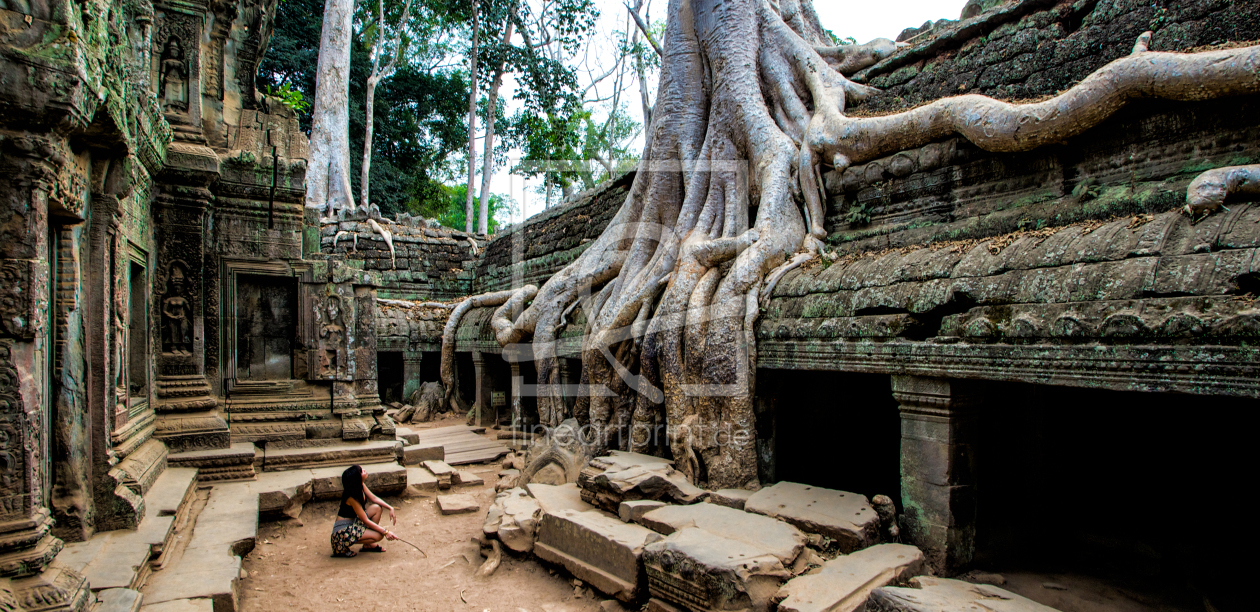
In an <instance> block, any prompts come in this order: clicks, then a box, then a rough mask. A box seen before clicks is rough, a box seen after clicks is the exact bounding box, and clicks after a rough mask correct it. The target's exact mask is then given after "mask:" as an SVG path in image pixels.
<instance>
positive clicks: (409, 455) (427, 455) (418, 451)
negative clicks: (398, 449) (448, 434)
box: [402, 443, 446, 465]
mask: <svg viewBox="0 0 1260 612" xmlns="http://www.w3.org/2000/svg"><path fill="white" fill-rule="evenodd" d="M402 455H403V456H402V463H403V465H418V464H421V463H424V462H425V461H443V460H445V459H446V448H445V447H444V446H442V445H441V444H418V443H417V444H412V445H410V446H404V447H403V450H402Z"/></svg>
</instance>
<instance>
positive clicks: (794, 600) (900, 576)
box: [775, 544, 923, 612]
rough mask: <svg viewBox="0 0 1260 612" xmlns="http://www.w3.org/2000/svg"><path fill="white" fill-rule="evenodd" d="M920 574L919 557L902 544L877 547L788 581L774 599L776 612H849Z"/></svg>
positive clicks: (912, 548) (910, 547)
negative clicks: (875, 593) (876, 593)
mask: <svg viewBox="0 0 1260 612" xmlns="http://www.w3.org/2000/svg"><path fill="white" fill-rule="evenodd" d="M921 571H923V553H922V552H920V551H919V549H917V548H915V547H913V546H908V545H905V544H879V545H876V546H872V547H870V548H865V549H862V550H859V551H857V552H855V553H853V554H851V555H845V556H842V557H837V558H835V559H832V560H831V561H828V562H826V563H825V564H823V567H822V569H821V570H819V571H818V573H816V574H809V575H805V576H798V577H796V578H793V579H792V580H790V581H789V582H788V583H787V584H785V585H783V588H781V589H779V593H778V594H777V595H775V599H776V600H778V601H779V610H780V612H853V611H854V610H859V609H861V608H862V607H863V606H865V605H866V600H867V599H868V598H869V597H870V595H871V592H872V591H874V590H875V589H877V588H879V587H883V586H887V585H889V584H893V583H899V582H903V581H904V580H906V579H907V578H909V577H911V576H914V575H915V574H918V573H919V572H921Z"/></svg>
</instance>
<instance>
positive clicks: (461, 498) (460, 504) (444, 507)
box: [437, 493, 481, 515]
mask: <svg viewBox="0 0 1260 612" xmlns="http://www.w3.org/2000/svg"><path fill="white" fill-rule="evenodd" d="M437 505H438V510H439V511H440V512H441V513H442V514H444V515H450V514H466V513H468V512H476V511H478V510H480V509H481V505H480V504H478V503H477V500H475V499H473V497H472V496H471V495H464V494H461V493H456V494H452V495H439V496H438V498H437Z"/></svg>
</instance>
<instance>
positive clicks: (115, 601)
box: [92, 589, 143, 612]
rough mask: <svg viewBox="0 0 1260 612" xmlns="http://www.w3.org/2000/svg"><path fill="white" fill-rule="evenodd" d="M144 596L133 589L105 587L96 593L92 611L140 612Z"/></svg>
mask: <svg viewBox="0 0 1260 612" xmlns="http://www.w3.org/2000/svg"><path fill="white" fill-rule="evenodd" d="M142 599H143V597H142V596H141V595H140V591H135V590H132V589H105V590H103V591H101V592H100V593H97V594H96V601H97V602H98V603H97V604H96V607H95V608H92V612H138V610H140V602H141V601H142Z"/></svg>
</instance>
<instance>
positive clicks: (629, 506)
mask: <svg viewBox="0 0 1260 612" xmlns="http://www.w3.org/2000/svg"><path fill="white" fill-rule="evenodd" d="M664 506H665V502H662V501H656V500H654V499H636V500H634V501H624V502H621V505H620V506H618V507H617V515H618V516H619V517H621V522H623V523H639V524H640V525H642V524H643V521H641V520H639V519H640V518H642V517H643V515H644V514H647V513H649V512H651V511H653V510H655V509H657V508H661V507H664ZM648 529H651V527H650V526H649V527H648ZM671 533H672V531H671Z"/></svg>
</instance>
